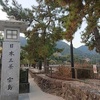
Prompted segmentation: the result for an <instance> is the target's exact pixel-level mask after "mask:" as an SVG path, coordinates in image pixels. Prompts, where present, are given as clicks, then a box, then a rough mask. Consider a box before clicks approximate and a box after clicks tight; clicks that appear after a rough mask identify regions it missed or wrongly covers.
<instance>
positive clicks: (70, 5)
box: [45, 0, 100, 53]
mask: <svg viewBox="0 0 100 100" xmlns="http://www.w3.org/2000/svg"><path fill="white" fill-rule="evenodd" d="M45 1H47V2H51V1H52V2H53V0H50V1H49V0H45ZM54 2H55V3H56V4H59V6H62V7H64V12H67V14H66V15H63V16H62V18H61V21H62V22H63V26H64V27H65V29H66V31H65V32H64V35H65V39H67V40H68V41H70V40H72V39H73V35H74V33H75V32H76V31H77V29H78V28H80V26H81V24H82V22H83V21H84V20H85V21H86V23H87V26H86V29H85V30H84V32H83V34H82V42H83V43H85V44H86V45H87V46H88V47H89V49H90V50H93V49H94V48H96V51H97V52H99V53H100V7H99V6H100V0H77V2H76V0H55V1H54Z"/></svg>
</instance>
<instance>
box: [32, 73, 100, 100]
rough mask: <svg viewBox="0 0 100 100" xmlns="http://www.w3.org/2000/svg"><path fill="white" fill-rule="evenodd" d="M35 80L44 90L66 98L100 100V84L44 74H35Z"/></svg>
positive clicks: (67, 99)
mask: <svg viewBox="0 0 100 100" xmlns="http://www.w3.org/2000/svg"><path fill="white" fill-rule="evenodd" d="M34 80H35V82H36V83H37V84H38V86H39V87H40V88H41V89H42V90H43V91H44V92H47V93H50V94H54V95H58V96H60V97H63V98H64V99H65V100H100V86H97V87H96V86H93V84H87V83H84V82H79V81H75V80H74V81H73V80H68V81H64V80H57V79H52V78H49V77H47V76H45V75H44V74H38V75H37V74H36V75H34Z"/></svg>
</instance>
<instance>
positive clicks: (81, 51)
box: [20, 37, 100, 60]
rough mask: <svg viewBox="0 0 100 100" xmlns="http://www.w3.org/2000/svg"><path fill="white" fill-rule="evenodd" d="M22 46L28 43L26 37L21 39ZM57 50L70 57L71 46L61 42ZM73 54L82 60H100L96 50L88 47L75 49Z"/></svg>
mask: <svg viewBox="0 0 100 100" xmlns="http://www.w3.org/2000/svg"><path fill="white" fill-rule="evenodd" d="M20 43H21V46H25V44H26V43H27V41H26V39H25V38H24V37H20ZM56 48H59V49H63V51H62V52H61V55H62V56H63V55H70V45H68V44H67V43H65V42H64V41H62V40H60V41H58V42H57V43H56ZM73 52H74V55H75V56H78V57H81V58H90V59H92V60H95V59H100V54H98V53H96V52H95V50H93V51H90V50H88V47H87V46H80V47H79V48H73Z"/></svg>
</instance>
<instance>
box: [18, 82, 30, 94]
mask: <svg viewBox="0 0 100 100" xmlns="http://www.w3.org/2000/svg"><path fill="white" fill-rule="evenodd" d="M29 92H30V84H29V83H20V84H19V93H29Z"/></svg>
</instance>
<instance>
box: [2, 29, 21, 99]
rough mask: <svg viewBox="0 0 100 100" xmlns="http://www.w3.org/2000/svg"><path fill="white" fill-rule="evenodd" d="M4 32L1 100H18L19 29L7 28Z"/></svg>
mask: <svg viewBox="0 0 100 100" xmlns="http://www.w3.org/2000/svg"><path fill="white" fill-rule="evenodd" d="M7 30H9V31H7ZM4 32H5V33H4V34H5V36H4V42H3V53H2V74H1V100H18V94H19V67H20V43H19V29H13V30H12V29H10V28H7V29H5V31H4ZM7 35H8V36H7Z"/></svg>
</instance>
